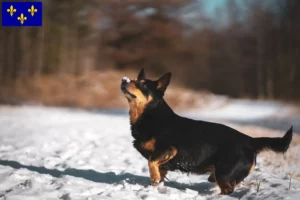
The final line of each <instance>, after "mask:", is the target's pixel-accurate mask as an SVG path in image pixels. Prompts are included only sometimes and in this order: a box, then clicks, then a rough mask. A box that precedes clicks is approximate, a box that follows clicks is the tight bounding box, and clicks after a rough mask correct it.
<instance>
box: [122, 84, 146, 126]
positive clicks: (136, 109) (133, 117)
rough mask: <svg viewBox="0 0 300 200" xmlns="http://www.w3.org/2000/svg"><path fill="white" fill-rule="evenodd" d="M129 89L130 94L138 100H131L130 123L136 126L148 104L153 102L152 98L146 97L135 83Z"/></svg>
mask: <svg viewBox="0 0 300 200" xmlns="http://www.w3.org/2000/svg"><path fill="white" fill-rule="evenodd" d="M127 89H128V91H129V92H130V93H132V94H134V95H135V96H136V98H134V99H131V100H130V101H129V108H130V111H129V114H130V121H131V123H133V124H134V123H136V121H137V120H138V119H139V117H140V116H141V115H142V114H143V112H144V110H145V108H146V106H147V105H148V103H149V102H151V101H152V97H151V96H149V97H148V98H147V97H145V96H144V94H143V93H142V92H141V91H140V90H139V89H138V88H136V87H135V85H134V83H130V84H129V87H128V88H127Z"/></svg>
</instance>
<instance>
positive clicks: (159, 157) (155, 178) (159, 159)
mask: <svg viewBox="0 0 300 200" xmlns="http://www.w3.org/2000/svg"><path fill="white" fill-rule="evenodd" d="M176 154H177V149H176V148H174V147H170V148H169V149H167V150H165V151H160V150H159V149H156V150H155V151H154V152H153V154H152V155H151V156H150V158H149V161H148V166H149V172H150V180H151V185H157V184H159V183H160V181H161V178H164V177H161V175H160V174H161V173H160V169H159V166H160V165H163V164H165V163H166V162H168V161H169V160H171V159H172V158H174V156H175V155H176Z"/></svg>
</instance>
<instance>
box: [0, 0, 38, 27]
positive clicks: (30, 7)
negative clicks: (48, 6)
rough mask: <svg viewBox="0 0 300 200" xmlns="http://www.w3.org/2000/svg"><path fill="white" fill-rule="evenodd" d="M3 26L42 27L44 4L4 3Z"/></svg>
mask: <svg viewBox="0 0 300 200" xmlns="http://www.w3.org/2000/svg"><path fill="white" fill-rule="evenodd" d="M1 14H2V26H42V24H43V19H42V16H43V6H42V2H35V1H33V2H2V13H1Z"/></svg>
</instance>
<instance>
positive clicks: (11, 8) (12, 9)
mask: <svg viewBox="0 0 300 200" xmlns="http://www.w3.org/2000/svg"><path fill="white" fill-rule="evenodd" d="M7 12H9V14H10V16H13V15H14V13H15V12H17V9H15V8H14V7H13V6H12V5H11V6H10V7H9V9H7Z"/></svg>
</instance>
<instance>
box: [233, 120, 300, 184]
mask: <svg viewBox="0 0 300 200" xmlns="http://www.w3.org/2000/svg"><path fill="white" fill-rule="evenodd" d="M233 126H234V127H235V128H236V129H237V130H239V131H241V132H242V133H245V134H247V135H250V136H252V137H282V136H283V135H284V134H285V133H284V132H282V131H276V130H271V129H267V128H261V127H255V126H236V125H233ZM288 128H289V127H288ZM259 157H262V158H263V162H264V163H263V164H264V165H265V166H267V167H268V168H269V169H270V170H271V171H272V173H273V174H284V175H286V178H287V179H289V178H290V177H292V178H293V179H297V180H300V136H299V134H296V133H294V135H293V140H292V143H291V145H290V148H289V149H288V150H287V152H286V153H285V154H276V153H274V152H272V151H265V152H262V153H260V154H259Z"/></svg>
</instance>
